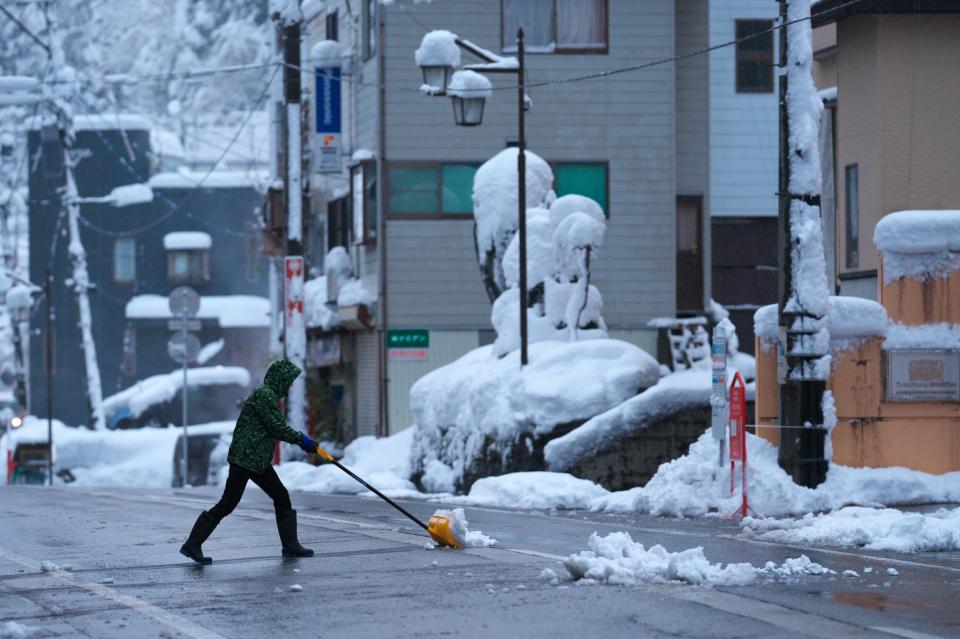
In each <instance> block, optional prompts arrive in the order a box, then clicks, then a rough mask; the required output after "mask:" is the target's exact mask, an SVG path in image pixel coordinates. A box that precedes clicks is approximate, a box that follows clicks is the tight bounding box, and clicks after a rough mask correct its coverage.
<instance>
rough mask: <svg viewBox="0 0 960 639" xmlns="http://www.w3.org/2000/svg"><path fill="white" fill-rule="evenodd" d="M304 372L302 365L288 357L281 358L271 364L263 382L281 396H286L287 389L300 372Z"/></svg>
mask: <svg viewBox="0 0 960 639" xmlns="http://www.w3.org/2000/svg"><path fill="white" fill-rule="evenodd" d="M301 372H303V371H301V370H300V367H299V366H297V365H296V364H294V363H293V362H291V361H290V360H286V359H279V360H277V361H275V362H274V363H273V364H270V368H268V369H267V374H266V375H264V377H263V383H264V384H266V385H267V386H269V387H270V390H272V391H273V392H275V393H276V394H277V395H279V396H280V397H284V396H285V395H286V394H287V391H288V390H290V385H291V384H293V380H295V379H296V378H297V377H298V376H299V375H300V373H301Z"/></svg>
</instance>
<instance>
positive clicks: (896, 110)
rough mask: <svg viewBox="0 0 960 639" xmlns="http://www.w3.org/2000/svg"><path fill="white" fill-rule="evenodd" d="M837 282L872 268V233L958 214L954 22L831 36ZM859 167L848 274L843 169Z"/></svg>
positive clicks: (845, 24) (886, 21) (852, 21)
mask: <svg viewBox="0 0 960 639" xmlns="http://www.w3.org/2000/svg"><path fill="white" fill-rule="evenodd" d="M837 41H838V55H837V78H838V87H839V100H838V103H839V106H838V113H837V205H838V206H837V258H838V263H839V264H838V267H839V268H838V272H840V273H846V272H851V271H862V270H869V269H876V268H877V255H876V253H875V251H874V249H873V229H874V227H875V226H876V224H877V222H878V221H879V220H880V218H882V217H883V216H884V215H886V214H888V213H891V212H893V211H898V210H904V209H956V208H960V189H958V188H957V185H958V184H960V163H958V162H957V154H956V149H958V148H960V126H957V123H956V118H957V113H960V81H958V80H957V70H958V68H960V16H958V15H945V14H940V15H935V16H934V15H913V16H910V15H879V16H877V15H872V16H855V17H851V18H847V19H844V20H842V21H841V22H840V24H839V27H838V33H837ZM854 163H855V164H858V165H859V177H860V238H859V250H860V263H859V266H858V267H856V268H849V267H847V265H846V259H845V256H846V253H845V242H846V223H845V222H846V184H845V178H844V170H845V167H846V166H847V165H849V164H854Z"/></svg>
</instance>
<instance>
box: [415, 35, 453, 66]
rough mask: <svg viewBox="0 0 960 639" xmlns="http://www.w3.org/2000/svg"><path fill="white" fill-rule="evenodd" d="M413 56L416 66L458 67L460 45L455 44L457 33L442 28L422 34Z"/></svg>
mask: <svg viewBox="0 0 960 639" xmlns="http://www.w3.org/2000/svg"><path fill="white" fill-rule="evenodd" d="M413 58H414V60H415V61H416V63H417V66H418V67H427V66H436V67H443V66H446V67H459V66H460V47H458V46H457V34H455V33H451V32H450V31H446V30H444V29H438V30H436V31H431V32H430V33H428V34H427V35H425V36H423V40H421V41H420V47H419V48H418V49H417V50H416V51H415V52H414V54H413Z"/></svg>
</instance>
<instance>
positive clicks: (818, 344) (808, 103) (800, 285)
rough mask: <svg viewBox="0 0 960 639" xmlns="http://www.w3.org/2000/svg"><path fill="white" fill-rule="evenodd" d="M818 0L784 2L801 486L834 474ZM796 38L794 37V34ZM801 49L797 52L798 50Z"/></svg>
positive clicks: (794, 436) (783, 259)
mask: <svg viewBox="0 0 960 639" xmlns="http://www.w3.org/2000/svg"><path fill="white" fill-rule="evenodd" d="M809 18H810V0H781V1H780V20H781V25H782V27H783V28H781V29H780V68H781V71H782V72H781V74H780V77H779V83H780V85H779V90H780V172H779V174H780V179H779V221H778V231H779V248H780V269H779V303H778V310H779V327H780V337H779V346H778V353H777V355H778V370H777V376H778V381H779V384H780V411H779V412H780V449H779V454H778V462H779V464H780V467H781V468H783V469H784V470H785V471H786V472H787V473H788V474H789V475H790V476H791V477H792V478H793V480H794V481H795V482H796V483H797V484H800V485H801V486H806V487H808V488H813V487H816V486H818V485H819V484H821V483H823V481H824V480H825V479H826V474H827V460H826V459H824V448H825V447H824V443H825V434H826V433H825V431H824V429H823V421H824V420H823V395H824V390H825V388H826V381H825V380H826V377H827V375H829V370H830V356H829V353H828V351H829V343H830V336H829V333H828V332H827V320H826V313H827V299H828V295H829V290H828V287H827V281H826V270H825V263H824V257H823V229H822V227H821V220H820V189H821V184H820V158H819V148H818V146H817V145H818V135H817V131H818V123H819V115H820V109H819V106H818V105H817V103H816V102H815V100H816V99H818V98H817V95H816V89H815V88H814V86H813V76H812V64H813V60H812V51H813V47H812V46H808V47H802V46H801V47H794V48H791V47H790V43H791V42H798V41H804V40H812V31H811V26H810V20H809ZM788 32H789V33H788ZM794 49H795V50H794Z"/></svg>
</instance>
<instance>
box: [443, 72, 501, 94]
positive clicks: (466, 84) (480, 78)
mask: <svg viewBox="0 0 960 639" xmlns="http://www.w3.org/2000/svg"><path fill="white" fill-rule="evenodd" d="M447 95H451V96H457V97H461V98H489V97H491V96H492V95H493V84H491V83H490V80H489V78H487V76H485V75H481V74H479V73H477V72H476V71H469V70H466V71H457V72H456V73H454V74H453V75H452V76H451V77H450V84H448V85H447Z"/></svg>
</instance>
